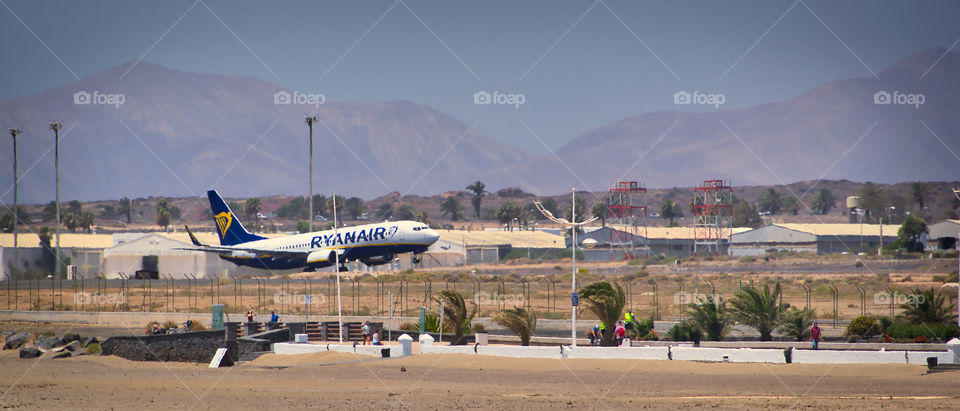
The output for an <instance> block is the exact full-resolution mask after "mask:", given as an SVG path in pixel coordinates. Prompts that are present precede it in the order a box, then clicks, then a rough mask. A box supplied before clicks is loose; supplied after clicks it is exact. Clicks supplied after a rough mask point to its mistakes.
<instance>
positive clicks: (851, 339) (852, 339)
mask: <svg viewBox="0 0 960 411" xmlns="http://www.w3.org/2000/svg"><path fill="white" fill-rule="evenodd" d="M859 341H860V336H858V335H851V336H848V337H847V342H848V343H855V342H859Z"/></svg>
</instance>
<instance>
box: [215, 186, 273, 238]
mask: <svg viewBox="0 0 960 411" xmlns="http://www.w3.org/2000/svg"><path fill="white" fill-rule="evenodd" d="M207 197H208V198H210V210H211V211H213V221H214V222H215V223H216V224H217V234H218V235H219V236H220V245H237V244H243V243H246V242H250V241H256V240H263V239H265V238H266V237H261V236H258V235H255V234H251V233H250V232H249V231H247V229H245V228H243V223H241V222H240V219H239V218H237V216H236V215H235V214H233V211H230V206H228V205H227V203H225V202H224V201H223V198H220V194H218V193H217V190H210V191H207Z"/></svg>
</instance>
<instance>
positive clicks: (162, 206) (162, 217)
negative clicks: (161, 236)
mask: <svg viewBox="0 0 960 411" xmlns="http://www.w3.org/2000/svg"><path fill="white" fill-rule="evenodd" d="M157 225H158V226H161V227H163V231H167V226H169V225H170V204H169V203H167V200H166V199H160V201H158V202H157Z"/></svg>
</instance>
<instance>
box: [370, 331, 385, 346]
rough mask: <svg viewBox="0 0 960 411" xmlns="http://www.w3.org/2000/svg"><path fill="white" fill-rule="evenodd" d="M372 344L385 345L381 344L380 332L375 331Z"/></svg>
mask: <svg viewBox="0 0 960 411" xmlns="http://www.w3.org/2000/svg"><path fill="white" fill-rule="evenodd" d="M371 344H372V345H383V344H380V332H379V331H374V332H373V342H372V343H371Z"/></svg>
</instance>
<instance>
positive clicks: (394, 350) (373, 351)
mask: <svg viewBox="0 0 960 411" xmlns="http://www.w3.org/2000/svg"><path fill="white" fill-rule="evenodd" d="M384 348H387V349H389V350H390V357H400V356H402V355H403V351H402V348H401V347H400V346H399V345H357V346H353V345H345V344H297V343H289V342H287V343H275V344H273V352H275V353H277V354H308V353H315V352H325V351H333V352H343V353H351V354H360V355H369V356H371V357H380V356H382V353H381V352H380V350H382V349H384Z"/></svg>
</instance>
